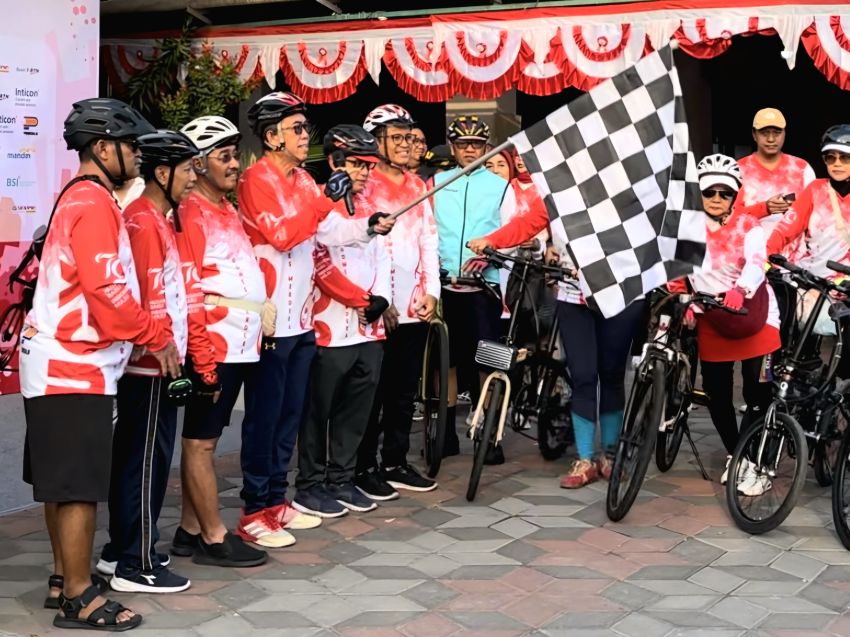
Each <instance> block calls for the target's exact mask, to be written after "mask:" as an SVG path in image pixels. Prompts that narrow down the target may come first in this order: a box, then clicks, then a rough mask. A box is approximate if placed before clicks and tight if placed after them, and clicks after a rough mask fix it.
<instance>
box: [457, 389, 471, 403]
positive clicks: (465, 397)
mask: <svg viewBox="0 0 850 637" xmlns="http://www.w3.org/2000/svg"><path fill="white" fill-rule="evenodd" d="M457 402H458V404H459V405H468V404H470V403H471V402H472V399H471V398H470V397H469V392H468V391H463V392H461V393H459V394H458V395H457Z"/></svg>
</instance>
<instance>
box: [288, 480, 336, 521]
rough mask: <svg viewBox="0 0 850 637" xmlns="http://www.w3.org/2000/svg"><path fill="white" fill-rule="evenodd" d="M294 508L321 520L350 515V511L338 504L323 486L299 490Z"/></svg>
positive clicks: (294, 501)
mask: <svg viewBox="0 0 850 637" xmlns="http://www.w3.org/2000/svg"><path fill="white" fill-rule="evenodd" d="M292 508H294V509H295V510H296V511H301V513H306V514H308V515H315V516H317V517H320V518H341V517H342V516H343V515H346V514H347V513H348V509H346V508H345V507H344V506H342V505H341V504H340V503H339V502H337V501H336V498H334V497H332V496H331V495H330V494H329V493H328V492H327V490H326V489H325V487H323V486H315V487H311V488H309V489H302V490H299V491H298V493H297V494H296V496H295V499H294V500H293V501H292Z"/></svg>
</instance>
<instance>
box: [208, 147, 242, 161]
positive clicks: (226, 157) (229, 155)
mask: <svg viewBox="0 0 850 637" xmlns="http://www.w3.org/2000/svg"><path fill="white" fill-rule="evenodd" d="M209 158H210V159H215V160H216V161H220V162H221V163H222V164H229V163H230V162H232V161H233V160H234V159H235V160H236V161H239V151H238V150H237V151H236V152H230V151H227V152H224V153H219V154H218V155H210V156H209Z"/></svg>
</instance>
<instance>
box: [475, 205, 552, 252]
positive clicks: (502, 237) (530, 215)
mask: <svg viewBox="0 0 850 637" xmlns="http://www.w3.org/2000/svg"><path fill="white" fill-rule="evenodd" d="M548 227H549V215H548V214H547V212H546V206H545V205H544V206H533V207H532V208H530V209H529V211H528V212H526V213H525V214H521V215H517V216H516V217H514V218H513V219H511V220H510V221H509V222H508V223H507V224H505V225H503V226H502V227H501V228H499V229H498V230H496V231H495V232H491V233H490V234H489V235H487V239H488V240H489V241H490V243H491V244H492V245H493V247H494V248H496V249H497V250H501V249H504V248H512V247H514V246H518V245H519V244H521V243H525V242H526V241H529V240H530V239H533V238H534V237H535V236H536V235H537V233H539V232H541V231H542V230H545V229H546V228H548Z"/></svg>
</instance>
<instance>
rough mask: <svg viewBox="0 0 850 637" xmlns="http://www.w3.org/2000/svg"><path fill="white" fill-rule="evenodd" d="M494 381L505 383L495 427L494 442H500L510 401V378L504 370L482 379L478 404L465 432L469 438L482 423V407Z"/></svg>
mask: <svg viewBox="0 0 850 637" xmlns="http://www.w3.org/2000/svg"><path fill="white" fill-rule="evenodd" d="M495 381H501V382H503V383H504V384H505V393H504V395H503V396H502V406H501V409H500V410H499V426H498V427H497V429H496V444H499V443H500V442H502V437H503V435H504V430H505V420H507V417H508V405H509V404H510V401H511V379H510V377H509V376H508V375H507V374H506V373H505V372H499V371H496V372H491V373H490V375H489V376H487V378H485V379H484V384H483V385H482V386H481V394H480V395H479V396H478V404H477V405H476V406H475V413H474V414H473V416H472V424H471V425H469V430H468V431H467V432H466V435H467V437H468V438H469V439H470V440H474V439H475V431H476V430H477V429H478V428H479V427H481V426H482V425H483V424H484V420H483V418H482V417H481V416H482V415H483V414H484V409H485V407H486V405H485V403H486V402H487V392H488V391H490V384H491V383H493V382H495Z"/></svg>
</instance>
